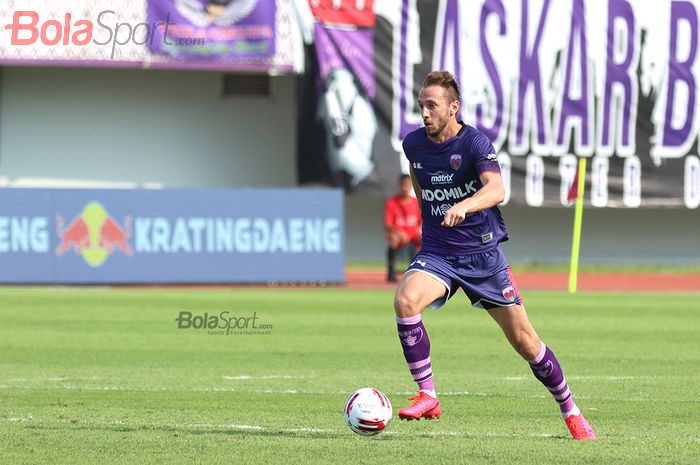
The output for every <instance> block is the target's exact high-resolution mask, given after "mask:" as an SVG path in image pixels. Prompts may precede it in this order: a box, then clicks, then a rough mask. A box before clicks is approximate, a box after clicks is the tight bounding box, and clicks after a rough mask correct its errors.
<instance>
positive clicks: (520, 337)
mask: <svg viewBox="0 0 700 465" xmlns="http://www.w3.org/2000/svg"><path fill="white" fill-rule="evenodd" d="M510 343H511V344H512V345H513V348H514V349H515V351H516V352H517V353H518V354H519V355H520V356H521V357H522V358H524V359H525V360H532V359H534V358H535V357H537V355H538V354H539V352H540V340H539V338H538V337H537V336H536V335H532V334H530V333H529V332H527V331H518V332H516V333H515V334H514V335H513V336H512V337H511V341H510Z"/></svg>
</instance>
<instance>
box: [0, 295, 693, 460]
mask: <svg viewBox="0 0 700 465" xmlns="http://www.w3.org/2000/svg"><path fill="white" fill-rule="evenodd" d="M392 297H393V294H392V293H391V292H389V291H357V290H346V289H251V288H243V289H229V290H224V289H204V290H202V289H185V290H180V289H165V290H162V289H102V288H37V287H26V288H0V463H2V464H14V465H19V464H52V465H53V464H64V463H66V464H67V463H75V464H82V463H85V464H144V465H145V464H168V465H170V464H284V465H293V464H304V465H307V464H315V463H319V464H358V463H359V464H375V463H386V464H404V463H406V464H408V463H420V464H424V463H430V464H437V463H444V464H458V463H492V464H513V463H517V464H519V465H520V464H547V463H551V464H577V463H581V464H584V463H585V464H615V463H635V464H639V463H652V464H680V463H688V464H691V463H695V464H696V463H700V427H699V426H698V425H699V424H700V402H699V398H700V299H698V297H700V294H644V293H637V294H593V293H584V294H578V295H575V296H570V295H567V294H564V293H536V292H531V293H526V295H525V296H524V297H525V299H526V303H527V306H528V309H529V313H530V317H531V319H532V321H533V323H534V325H535V327H536V329H537V330H538V332H539V333H540V336H541V337H542V338H543V340H544V341H545V342H547V343H548V344H549V345H550V346H551V347H552V348H553V349H554V350H555V352H556V353H557V355H558V357H559V360H560V361H561V363H562V365H563V368H564V371H565V373H566V375H567V379H568V380H569V384H570V386H571V388H572V390H573V392H574V395H575V398H576V399H577V401H578V403H579V405H580V406H581V408H582V410H583V411H584V412H585V413H586V415H587V417H588V419H589V421H590V422H591V424H592V425H593V427H594V428H595V429H596V431H597V433H598V435H599V438H600V439H599V440H598V441H595V442H581V443H579V442H574V441H572V440H569V439H568V437H569V436H568V432H567V430H566V428H565V426H564V423H563V421H562V420H561V418H560V417H559V414H558V408H557V407H556V404H555V403H554V401H553V400H552V398H551V397H550V396H549V393H548V392H547V391H546V390H545V389H544V387H542V386H541V385H540V384H539V383H538V382H537V381H536V380H535V379H534V377H533V376H532V375H531V373H530V371H529V369H528V366H527V364H526V363H525V362H523V361H522V360H521V359H519V357H518V356H517V355H516V354H515V352H514V351H513V350H512V349H511V348H510V346H509V345H508V344H507V342H506V341H505V339H504V338H503V336H502V335H501V333H500V331H499V330H498V328H497V326H496V324H495V323H494V322H493V321H491V319H490V318H489V317H488V315H487V314H485V313H484V312H483V311H480V310H476V309H472V308H471V307H468V306H467V301H466V298H465V297H464V296H463V295H462V294H458V295H457V296H456V297H455V298H453V299H452V301H451V302H450V303H449V304H448V305H447V306H445V307H444V308H443V309H441V310H439V311H437V312H427V313H426V315H425V317H424V320H425V322H426V326H427V328H428V331H429V334H430V338H431V343H432V360H433V368H434V372H435V381H436V386H437V388H438V392H439V393H440V394H441V401H442V404H443V412H444V413H443V418H441V419H440V420H437V421H431V422H428V421H421V422H410V423H407V422H400V421H399V420H398V419H397V417H396V411H397V410H398V409H399V408H400V407H402V406H404V405H406V400H405V398H406V397H408V396H409V395H410V394H411V393H412V392H413V391H414V384H413V382H412V380H411V377H410V375H409V373H408V371H407V369H406V366H405V363H404V361H403V356H402V353H401V348H400V346H399V343H398V338H397V336H396V329H395V320H394V316H393V310H392ZM181 311H189V312H191V313H192V314H193V315H197V314H203V313H204V312H207V313H208V314H209V315H218V314H220V313H221V312H223V311H228V312H229V313H228V316H236V317H243V318H245V319H244V320H240V321H239V325H241V326H243V325H244V324H248V323H250V324H251V325H252V323H253V320H251V319H250V318H252V317H253V316H255V318H256V320H255V321H254V322H255V324H256V327H258V328H260V327H262V325H268V328H267V329H266V330H265V331H261V333H262V334H231V335H228V336H227V335H218V334H215V335H209V334H207V330H195V329H177V325H178V323H177V322H176V321H175V320H176V318H177V317H178V314H179V313H180V312H181ZM270 326H271V327H270ZM241 331H244V329H241ZM365 386H372V387H376V388H378V389H381V390H382V391H383V392H385V393H386V394H387V395H388V396H389V398H390V399H391V400H392V402H393V405H394V419H393V420H392V422H391V424H390V425H389V427H388V429H387V431H386V432H384V433H382V434H380V435H377V436H373V437H361V436H358V435H355V434H354V433H352V432H351V431H350V430H349V429H348V428H347V427H346V426H345V424H344V422H343V419H342V413H341V410H342V407H343V404H344V402H345V399H346V398H347V396H348V395H349V394H350V393H351V392H352V391H354V390H355V389H357V388H360V387H365Z"/></svg>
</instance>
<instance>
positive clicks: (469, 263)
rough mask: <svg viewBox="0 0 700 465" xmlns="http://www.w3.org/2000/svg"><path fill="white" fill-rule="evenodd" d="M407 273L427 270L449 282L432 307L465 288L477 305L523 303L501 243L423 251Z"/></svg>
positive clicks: (500, 305) (501, 305) (430, 273)
mask: <svg viewBox="0 0 700 465" xmlns="http://www.w3.org/2000/svg"><path fill="white" fill-rule="evenodd" d="M406 273H426V274H428V275H430V276H432V277H433V278H434V279H436V280H437V281H439V282H441V283H442V284H443V285H444V286H445V289H446V290H445V295H444V296H443V297H442V298H440V299H438V300H436V301H435V302H433V304H432V305H430V307H428V308H430V309H432V310H436V309H438V308H440V307H442V306H443V305H444V304H445V302H447V300H448V299H449V298H450V297H452V296H453V295H454V294H455V292H457V289H460V288H461V289H462V290H463V291H464V293H465V294H467V297H469V300H470V301H471V303H472V305H473V306H474V307H478V308H484V309H487V310H488V309H492V308H496V307H509V306H511V305H520V304H522V299H521V298H520V292H518V287H517V286H516V284H515V279H514V278H513V273H512V272H511V270H510V266H508V260H507V259H506V256H505V254H504V253H503V251H502V250H501V248H500V247H494V248H493V249H490V250H487V251H486V252H480V253H475V254H470V255H461V256H447V257H445V256H441V255H435V254H432V253H429V252H419V253H418V254H417V255H416V257H415V258H414V259H413V262H412V263H411V264H410V265H409V266H408V270H406Z"/></svg>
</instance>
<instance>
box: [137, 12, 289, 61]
mask: <svg viewBox="0 0 700 465" xmlns="http://www.w3.org/2000/svg"><path fill="white" fill-rule="evenodd" d="M275 15H276V2H275V0H148V22H149V23H151V24H158V25H159V26H158V27H157V28H156V29H155V32H154V38H155V40H152V41H150V43H149V49H150V50H151V52H153V53H156V54H161V55H165V56H168V57H170V58H173V59H177V60H184V61H193V60H205V61H226V62H230V61H240V62H243V63H250V62H256V61H260V60H269V59H271V58H272V57H273V56H274V55H275Z"/></svg>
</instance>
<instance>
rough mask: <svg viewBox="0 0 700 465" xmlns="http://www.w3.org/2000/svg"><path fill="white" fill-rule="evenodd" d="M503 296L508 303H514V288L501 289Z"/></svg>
mask: <svg viewBox="0 0 700 465" xmlns="http://www.w3.org/2000/svg"><path fill="white" fill-rule="evenodd" d="M501 293H502V294H503V298H504V299H506V300H507V301H508V302H515V295H516V294H515V288H513V286H506V287H504V288H503V290H502V291H501Z"/></svg>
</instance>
